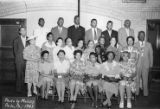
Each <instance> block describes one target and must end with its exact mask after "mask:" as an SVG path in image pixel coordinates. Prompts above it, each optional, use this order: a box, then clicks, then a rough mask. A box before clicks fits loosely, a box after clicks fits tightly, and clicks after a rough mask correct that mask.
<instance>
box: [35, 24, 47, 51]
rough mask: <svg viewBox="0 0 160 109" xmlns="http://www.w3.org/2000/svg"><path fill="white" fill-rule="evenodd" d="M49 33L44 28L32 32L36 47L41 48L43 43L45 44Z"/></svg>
mask: <svg viewBox="0 0 160 109" xmlns="http://www.w3.org/2000/svg"><path fill="white" fill-rule="evenodd" d="M48 33H49V29H47V28H45V27H40V26H39V27H38V28H37V29H35V30H34V33H33V34H34V35H35V36H37V39H36V45H37V46H38V47H40V48H41V47H42V44H43V43H44V42H46V40H47V38H46V37H47V34H48Z"/></svg>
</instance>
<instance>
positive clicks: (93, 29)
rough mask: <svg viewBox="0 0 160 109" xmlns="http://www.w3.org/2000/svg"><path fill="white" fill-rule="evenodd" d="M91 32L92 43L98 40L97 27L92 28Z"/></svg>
mask: <svg viewBox="0 0 160 109" xmlns="http://www.w3.org/2000/svg"><path fill="white" fill-rule="evenodd" d="M94 31H96V36H97V40H95V39H94V38H95V37H96V36H95V32H94ZM92 34H93V41H94V43H97V42H98V35H97V28H92Z"/></svg>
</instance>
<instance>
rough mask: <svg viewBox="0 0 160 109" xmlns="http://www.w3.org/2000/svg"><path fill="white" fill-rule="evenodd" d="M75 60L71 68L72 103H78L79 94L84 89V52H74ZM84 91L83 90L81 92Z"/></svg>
mask: <svg viewBox="0 0 160 109" xmlns="http://www.w3.org/2000/svg"><path fill="white" fill-rule="evenodd" d="M74 57H75V60H74V61H73V63H72V64H71V67H70V75H71V78H70V83H69V87H70V94H71V97H70V101H71V102H72V103H76V100H77V95H78V92H79V91H80V90H81V89H83V88H84V83H83V77H84V67H85V66H84V63H83V61H82V60H81V57H82V51H81V50H76V51H75V52H74ZM81 91H83V90H81Z"/></svg>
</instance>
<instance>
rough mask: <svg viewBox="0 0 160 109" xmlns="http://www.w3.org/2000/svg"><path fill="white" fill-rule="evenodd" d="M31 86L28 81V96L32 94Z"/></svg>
mask: <svg viewBox="0 0 160 109" xmlns="http://www.w3.org/2000/svg"><path fill="white" fill-rule="evenodd" d="M31 86H32V84H31V83H27V91H28V93H27V96H28V97H30V96H32V92H31Z"/></svg>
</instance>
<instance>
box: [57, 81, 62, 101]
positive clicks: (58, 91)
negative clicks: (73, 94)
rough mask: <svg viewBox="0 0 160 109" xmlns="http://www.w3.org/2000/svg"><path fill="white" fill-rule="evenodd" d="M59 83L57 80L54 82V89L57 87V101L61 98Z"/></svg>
mask: <svg viewBox="0 0 160 109" xmlns="http://www.w3.org/2000/svg"><path fill="white" fill-rule="evenodd" d="M60 85H61V84H60V82H59V81H57V82H56V89H57V93H58V101H60V100H61V93H60V91H61V90H60V87H61V86H60Z"/></svg>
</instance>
